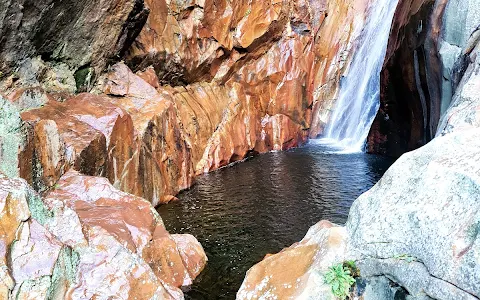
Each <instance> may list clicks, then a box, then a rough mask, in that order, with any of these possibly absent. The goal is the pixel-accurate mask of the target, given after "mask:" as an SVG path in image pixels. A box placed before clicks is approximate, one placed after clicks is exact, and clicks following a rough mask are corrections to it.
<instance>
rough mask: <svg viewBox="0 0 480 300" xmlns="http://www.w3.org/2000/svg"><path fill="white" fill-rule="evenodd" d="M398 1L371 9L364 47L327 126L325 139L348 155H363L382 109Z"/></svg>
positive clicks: (388, 0) (362, 40) (378, 1)
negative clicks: (384, 69)
mask: <svg viewBox="0 0 480 300" xmlns="http://www.w3.org/2000/svg"><path fill="white" fill-rule="evenodd" d="M397 3H398V0H376V1H373V4H371V7H370V9H369V13H368V18H367V21H366V26H365V27H364V29H363V31H362V33H361V36H360V39H359V41H360V44H359V45H358V49H357V51H356V52H355V54H354V57H353V60H352V63H351V65H350V68H349V71H348V74H347V76H346V77H345V78H344V80H343V82H342V84H341V85H340V94H339V99H338V101H337V103H336V108H335V110H334V112H333V114H332V118H331V121H330V124H329V125H328V126H327V130H326V135H325V138H326V139H327V141H329V143H333V144H334V146H336V147H339V148H341V149H342V151H346V152H361V151H363V150H364V148H365V141H366V139H367V136H368V132H369V130H370V127H371V126H372V123H373V120H374V119H375V115H376V114H377V112H378V108H379V106H380V72H381V70H382V66H383V62H384V60H385V55H386V51H387V45H388V39H389V36H390V28H391V25H392V20H393V16H394V13H395V9H396V7H397Z"/></svg>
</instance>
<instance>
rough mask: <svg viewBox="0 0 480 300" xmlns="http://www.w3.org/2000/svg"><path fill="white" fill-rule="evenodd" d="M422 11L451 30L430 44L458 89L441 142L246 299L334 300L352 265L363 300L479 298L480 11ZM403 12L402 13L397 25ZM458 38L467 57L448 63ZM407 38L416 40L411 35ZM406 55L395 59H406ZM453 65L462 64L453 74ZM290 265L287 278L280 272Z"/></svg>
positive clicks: (320, 231)
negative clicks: (336, 270)
mask: <svg viewBox="0 0 480 300" xmlns="http://www.w3.org/2000/svg"><path fill="white" fill-rule="evenodd" d="M404 2H405V1H404ZM420 4H421V3H420ZM407 6H408V5H407ZM423 6H425V8H427V9H429V10H430V16H429V18H430V22H431V24H440V23H439V22H440V21H441V20H443V22H442V23H441V25H440V27H437V28H436V30H433V31H431V33H429V34H427V37H426V40H428V39H432V35H433V36H435V35H436V36H437V37H438V36H440V37H441V39H440V43H437V47H439V48H437V49H438V52H437V56H438V57H440V58H441V59H443V62H442V64H441V65H440V66H441V68H440V69H437V70H439V71H440V72H447V73H448V76H443V80H444V81H447V80H449V83H448V84H449V87H450V88H451V91H452V92H453V93H454V95H453V97H452V98H451V99H448V102H451V104H450V106H449V107H448V108H447V104H446V103H444V102H442V101H440V100H439V102H437V104H443V105H444V108H442V109H441V111H442V114H441V117H440V116H439V120H438V122H439V124H440V125H439V126H438V130H437V131H432V134H433V137H435V138H434V139H433V140H432V141H431V142H430V143H428V144H427V145H426V146H424V147H422V148H420V149H418V150H416V151H413V152H410V153H408V154H405V155H403V156H402V157H401V158H400V159H399V160H398V161H397V162H396V163H395V164H394V165H393V166H392V167H391V168H390V170H389V171H387V173H386V174H385V176H384V177H383V178H382V179H381V180H380V182H378V183H377V185H375V186H374V187H373V188H372V189H371V190H370V191H368V192H366V193H365V194H363V195H362V196H360V197H359V198H358V199H357V200H356V201H355V202H354V204H353V206H352V208H351V210H350V214H349V219H348V222H347V224H346V225H345V227H339V226H336V225H333V224H331V223H329V222H326V221H322V222H320V223H319V224H317V225H315V226H313V227H312V228H311V229H310V231H309V232H308V234H307V235H306V237H305V238H304V239H303V240H302V241H301V242H300V243H298V244H295V245H293V246H292V247H290V248H288V249H285V250H284V251H282V252H280V253H279V254H276V255H273V256H269V257H267V258H266V259H265V260H264V261H262V262H261V263H259V264H258V265H256V266H254V267H253V268H252V269H251V270H250V271H249V272H248V274H247V277H246V279H245V281H244V283H243V285H242V288H241V290H240V291H239V293H238V295H237V298H238V299H259V298H262V297H267V298H268V297H273V296H278V297H280V298H282V299H313V298H315V299H332V298H333V295H332V287H331V286H329V285H328V284H326V283H325V274H326V273H327V272H328V271H329V268H330V267H332V266H334V265H336V264H342V263H345V262H346V261H355V263H356V266H357V267H358V269H359V270H358V272H359V273H358V274H356V275H355V277H356V278H355V285H356V288H355V290H353V291H352V292H353V293H354V296H357V297H360V296H361V297H363V299H403V298H406V299H478V298H479V297H480V286H479V284H478V283H479V282H480V273H479V270H480V266H479V262H478V255H479V251H480V244H479V236H478V224H479V215H478V197H479V185H480V181H479V175H480V170H479V167H478V165H479V161H480V151H479V149H480V145H479V137H480V126H479V122H478V107H479V106H478V104H479V103H478V101H479V99H480V97H479V93H478V91H479V89H478V85H479V82H480V81H479V78H478V68H479V64H478V54H479V46H478V45H479V39H478V32H477V30H478V29H477V25H473V24H478V23H479V22H480V20H476V21H475V20H474V19H475V17H473V16H474V15H475V14H474V12H475V11H476V9H477V7H478V3H477V4H476V5H475V4H473V3H472V2H470V3H467V4H466V3H463V4H462V9H459V6H458V3H457V2H455V1H450V2H448V3H447V2H444V1H441V0H439V1H437V2H436V3H435V4H434V5H433V6H432V3H427V2H425V3H424V4H423ZM410 7H414V6H410ZM417 8H418V10H414V13H413V15H410V17H409V16H408V15H409V13H408V12H407V13H406V15H403V16H402V19H403V20H408V19H409V18H410V20H412V19H415V18H416V17H415V15H417V14H418V12H421V11H422V10H423V9H424V8H422V7H417ZM403 9H404V7H403V6H402V4H400V5H399V7H398V10H397V24H398V22H399V21H398V20H399V19H398V18H399V17H400V15H402V14H403V13H405V12H404V11H403ZM440 11H442V12H444V13H439V12H440ZM475 16H477V15H475ZM477 17H478V16H477ZM458 18H460V19H462V20H465V18H466V20H468V21H467V22H461V23H460V24H461V25H459V23H458V22H452V21H448V20H453V19H456V20H457V21H458ZM407 23H408V22H407ZM405 24H406V23H405ZM451 30H456V33H457V34H460V33H461V35H456V36H455V37H456V38H460V37H462V39H463V42H462V44H461V45H462V46H459V48H460V50H459V51H455V52H453V53H447V52H445V51H446V50H445V47H449V46H448V45H445V44H443V45H441V44H442V43H445V40H443V38H444V37H447V36H448V32H450V31H451ZM400 31H402V30H400ZM393 32H394V34H395V31H393ZM403 32H407V33H408V26H407V30H406V31H403ZM428 35H430V37H429V36H428ZM450 38H452V37H450ZM394 39H396V37H394ZM410 42H411V40H410ZM400 44H402V42H401V43H400ZM398 49H400V50H398V51H399V52H398V51H397V52H396V54H395V55H399V56H400V57H402V56H403V55H405V52H403V50H401V47H400V48H398ZM441 49H443V50H441ZM452 55H453V56H452ZM445 57H449V59H450V60H455V62H454V63H451V64H449V65H448V64H447V63H446V61H445ZM390 59H391V58H390ZM399 59H400V58H399ZM387 61H388V60H387ZM407 61H408V60H407ZM387 64H388V62H387ZM398 67H400V65H398ZM403 68H404V70H407V69H408V68H409V65H408V64H405V65H404V66H403ZM407 73H408V72H407ZM440 84H447V83H446V82H440ZM437 87H441V85H439V86H437ZM389 88H393V87H389ZM442 90H443V92H445V87H444V88H443V89H442ZM447 90H448V89H447ZM447 98H448V97H447ZM443 101H445V99H444V100H443ZM397 104H399V103H397ZM397 104H395V105H397ZM438 108H439V109H440V107H438ZM384 112H385V111H383V112H382V111H381V112H380V114H382V113H384ZM374 130H375V128H374V129H373V131H374ZM432 130H433V129H432ZM294 257H297V258H294ZM293 261H295V262H293ZM283 262H285V264H284V265H283V266H282V267H281V269H282V270H283V272H272V270H278V268H279V265H280V264H282V263H283Z"/></svg>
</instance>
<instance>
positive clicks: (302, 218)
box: [159, 145, 391, 300]
mask: <svg viewBox="0 0 480 300" xmlns="http://www.w3.org/2000/svg"><path fill="white" fill-rule="evenodd" d="M325 150H326V149H325V148H323V147H322V146H319V145H309V146H307V147H304V148H301V149H295V150H292V151H288V152H281V153H280V152H279V153H269V154H266V155H261V156H258V157H255V158H252V159H250V160H249V161H247V162H244V163H241V164H237V165H235V166H233V167H230V168H226V169H222V170H219V171H217V172H213V173H211V174H208V175H205V176H202V177H200V178H199V179H198V183H197V185H195V186H194V187H193V188H192V189H191V190H189V191H187V192H184V193H183V194H181V195H180V197H179V198H180V199H181V201H179V202H176V203H172V204H169V205H166V206H162V207H160V208H159V212H160V214H161V215H162V217H163V219H164V221H165V224H166V226H167V228H168V230H169V231H170V232H171V233H191V234H193V235H195V236H196V237H197V238H198V239H199V241H200V242H201V243H202V245H203V246H204V248H205V250H206V252H207V255H208V257H209V263H208V265H207V268H206V270H205V271H204V272H203V273H202V274H201V275H200V277H199V278H198V280H197V281H196V282H195V285H194V286H193V287H192V288H191V290H190V291H189V292H187V293H186V298H187V299H197V300H201V299H234V298H235V293H236V291H237V290H238V288H239V287H240V285H241V282H242V280H243V278H244V276H245V272H246V271H247V270H248V269H249V268H250V267H251V266H252V265H254V264H255V263H257V262H258V261H260V260H261V259H262V258H263V257H264V256H265V254H267V253H275V252H278V251H280V250H281V249H283V248H284V247H287V246H289V245H291V244H292V243H294V242H297V241H298V240H300V239H301V238H302V237H303V236H304V234H305V233H306V232H307V230H308V228H309V227H310V226H312V225H313V224H315V223H317V222H318V221H320V220H322V219H328V220H331V221H333V222H336V223H344V222H345V221H346V219H347V216H348V210H349V208H350V206H351V204H352V202H353V201H354V200H355V199H356V198H357V197H358V196H359V195H360V194H361V193H363V192H364V191H366V190H368V189H369V188H370V187H371V186H372V185H373V184H374V183H375V182H377V181H378V180H379V179H380V177H381V175H383V173H384V172H385V171H386V169H387V168H388V167H389V166H390V164H391V161H389V160H387V159H385V158H381V157H377V156H371V155H365V154H349V155H338V154H334V153H327V152H328V151H325Z"/></svg>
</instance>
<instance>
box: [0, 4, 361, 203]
mask: <svg viewBox="0 0 480 300" xmlns="http://www.w3.org/2000/svg"><path fill="white" fill-rule="evenodd" d="M351 2H352V1H351V0H342V1H324V0H320V1H304V0H297V1H294V0H282V1H279V0H272V1H256V2H255V1H254V2H251V1H250V2H248V1H241V0H238V1H224V0H221V1H213V0H207V1H184V2H178V1H170V2H168V3H167V1H165V0H148V1H145V5H146V6H148V8H149V9H150V14H148V19H147V20H146V24H145V26H143V27H142V30H141V32H140V34H139V36H138V37H137V38H136V39H135V42H134V43H133V44H132V45H131V47H130V46H127V45H130V44H129V43H128V41H129V39H131V38H133V37H135V31H136V30H137V31H138V29H139V28H138V27H135V26H133V25H132V24H134V25H135V24H137V25H138V24H140V23H141V21H142V20H143V19H144V18H145V17H146V16H147V14H146V8H145V7H144V6H143V2H142V1H137V2H135V5H134V6H133V9H132V8H129V9H130V10H129V9H127V8H126V7H124V5H126V3H123V2H122V3H120V2H119V3H118V4H117V6H116V7H115V10H113V11H112V14H113V15H114V16H113V15H112V16H111V18H107V19H108V20H117V19H118V20H120V19H122V18H124V17H125V13H126V12H127V11H129V12H130V13H129V16H128V18H127V20H126V21H124V22H126V23H124V25H125V27H124V28H123V29H122V32H118V28H117V26H113V27H112V26H110V27H108V26H106V27H108V28H109V30H112V32H111V34H110V35H109V36H108V38H107V39H106V40H105V41H102V43H103V42H106V41H107V40H110V39H111V38H112V37H113V36H120V37H121V38H120V40H119V44H118V45H120V44H121V45H123V46H122V47H120V48H121V49H120V48H118V47H117V48H116V50H118V51H120V52H124V51H125V50H128V51H127V52H126V53H127V54H126V57H125V61H126V63H127V65H128V66H130V67H131V68H132V69H133V71H135V72H137V71H138V72H137V74H134V73H133V72H132V71H131V70H130V69H129V68H128V67H127V66H126V65H125V64H123V63H118V64H115V65H113V66H110V67H109V68H108V70H107V71H108V72H107V73H106V74H103V75H101V74H100V75H101V76H100V78H101V79H100V80H99V82H97V84H96V85H95V88H94V90H95V92H96V93H98V94H100V95H93V94H86V93H84V94H80V95H77V96H72V95H68V94H65V93H58V91H61V90H62V84H63V82H64V81H65V82H69V80H71V78H72V76H73V75H72V74H69V71H68V70H64V69H65V68H66V67H65V66H66V65H64V64H63V62H62V63H59V64H54V63H52V62H50V61H49V60H48V59H49V58H48V57H46V56H43V57H42V59H44V60H46V61H42V59H40V58H31V59H30V60H27V61H26V63H25V64H23V65H22V67H21V68H20V69H19V70H20V71H21V72H19V78H18V80H17V81H15V78H14V77H12V76H10V77H8V78H7V79H8V80H7V79H5V80H3V83H2V86H3V87H2V90H5V86H7V88H6V90H5V93H6V94H7V95H8V99H9V100H10V101H11V102H13V103H16V106H17V107H18V108H19V109H20V110H21V111H23V112H22V118H23V120H24V121H25V123H26V126H25V128H26V131H27V141H26V143H25V147H23V149H22V151H21V153H20V155H19V165H20V171H21V176H22V177H23V178H25V179H27V180H28V182H29V183H31V184H33V185H34V187H35V189H36V190H38V191H42V192H43V191H46V190H48V189H50V188H51V187H53V186H54V185H55V182H57V181H58V179H59V178H60V177H61V176H62V175H63V174H64V173H65V172H67V171H68V170H69V169H72V168H73V169H74V170H77V171H79V172H81V173H82V174H85V175H91V176H104V177H106V178H108V179H109V180H110V182H111V183H112V184H114V186H115V187H118V188H119V189H121V190H123V191H126V192H129V193H132V194H135V195H137V196H141V197H145V198H147V199H148V200H150V201H151V202H152V203H153V204H154V205H157V204H159V203H164V202H168V201H170V200H171V199H174V196H175V195H176V194H177V193H178V192H179V191H181V190H182V189H185V188H188V187H189V186H191V184H192V182H193V177H194V175H195V174H200V173H203V172H208V171H211V170H214V169H217V168H219V167H223V166H226V165H228V164H230V163H232V162H235V161H238V160H241V159H243V158H245V157H246V156H247V155H249V154H250V153H263V152H267V151H272V150H275V151H277V150H285V149H288V148H291V147H295V146H299V145H302V144H303V143H305V142H306V140H307V139H308V138H309V137H317V136H318V135H319V134H321V133H322V131H323V128H324V126H325V124H326V123H327V122H328V119H329V115H330V113H329V112H330V111H331V109H332V107H333V105H334V103H335V98H336V95H337V93H338V86H339V78H340V77H341V75H342V73H343V71H344V70H345V69H346V67H347V66H348V61H349V58H350V57H351V54H350V52H351V50H352V49H351V47H352V45H353V41H354V40H355V39H356V38H357V36H358V35H359V32H360V31H361V27H362V24H363V21H364V18H365V11H366V9H367V7H368V5H369V2H368V1H367V0H365V1H356V2H354V3H353V4H352V3H351ZM99 5H100V4H99ZM57 9H58V10H61V7H58V8H57ZM81 16H82V18H83V17H85V18H87V17H88V16H84V14H81ZM103 17H105V16H104V14H103V12H102V14H101V18H100V16H99V19H102V18H103ZM142 18H143V19H142ZM87 19H88V18H87ZM144 21H145V20H144ZM115 22H116V21H115ZM115 24H116V23H115ZM67 27H68V26H67ZM100 27H102V26H100ZM82 30H83V28H82ZM103 30H107V29H106V28H103V27H102V28H100V29H99V31H98V32H103ZM98 32H97V31H95V32H92V36H95V37H96V36H97V33H98ZM125 32H126V33H125ZM48 33H49V34H48V37H50V36H51V37H52V38H53V37H56V35H55V34H54V32H53V31H51V30H49V31H48ZM137 33H138V32H137ZM124 34H126V35H124ZM124 38H125V39H124ZM95 41H97V40H95ZM130 42H131V41H130ZM97 46H98V45H97V44H96V43H94V48H95V49H97V48H96V47H97ZM52 47H53V44H52ZM119 49H120V50H119ZM67 50H68V49H67ZM103 50H105V51H103ZM111 50H112V49H110V48H109V47H106V48H105V49H102V51H100V52H99V51H96V50H95V51H94V53H93V54H92V55H93V57H92V61H99V60H101V59H102V58H104V57H105V55H106V53H112V52H111ZM116 50H115V51H116ZM72 53H73V52H72ZM115 53H118V52H115ZM67 56H68V55H67ZM73 62H74V61H73V60H72V63H73ZM67 65H68V63H67ZM100 65H101V64H96V63H94V64H91V65H90V66H91V67H93V69H94V70H93V71H95V72H94V73H95V74H97V73H99V72H100V71H101V70H99V69H98V68H97V67H98V66H100ZM90 66H89V65H88V64H87V65H85V66H83V67H82V68H81V70H79V71H78V72H77V73H76V74H75V79H76V81H77V86H78V88H79V89H78V90H79V91H82V90H88V89H89V88H85V87H90V86H91V85H93V82H92V80H94V78H95V77H96V75H95V74H94V73H92V72H93V71H92V70H90V68H89V67H90ZM67 69H68V68H67ZM63 78H66V79H65V80H64V79H63ZM80 81H81V82H80ZM166 83H168V84H170V85H165V84H166ZM5 84H7V85H5ZM79 84H80V86H79ZM68 85H69V84H66V86H67V87H65V89H64V91H67V92H70V93H71V92H72V91H74V90H75V89H73V90H71V89H70V88H69V87H68ZM45 91H49V92H50V93H46V92H45ZM52 91H56V92H55V93H52ZM59 95H61V96H59Z"/></svg>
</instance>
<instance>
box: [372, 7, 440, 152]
mask: <svg viewBox="0 0 480 300" xmlns="http://www.w3.org/2000/svg"><path fill="white" fill-rule="evenodd" d="M410 2H411V1H408V0H400V2H399V4H398V7H397V11H396V14H395V18H394V22H393V25H392V30H391V36H390V40H389V45H388V50H387V55H386V59H385V63H384V67H383V70H382V74H381V95H380V99H381V100H380V109H379V112H378V114H377V116H376V118H375V121H374V124H373V125H372V128H371V130H370V133H369V137H368V145H367V146H368V147H367V149H368V152H370V153H376V154H382V155H388V156H393V157H399V156H400V155H402V154H403V153H405V152H408V151H411V150H415V149H417V148H419V147H422V146H424V145H425V144H426V143H428V142H429V141H430V140H431V139H432V138H433V137H434V136H435V133H436V129H437V126H438V122H439V120H440V107H441V84H442V78H441V74H442V72H441V65H442V64H441V59H440V57H439V54H438V51H437V43H438V41H437V40H438V37H439V34H440V31H439V28H441V17H442V16H443V9H442V6H441V4H439V3H438V1H437V2H436V1H434V0H424V3H423V5H422V7H421V9H420V10H419V11H418V12H417V13H416V14H415V15H410V16H409V15H408V13H409V12H410V10H411V7H410Z"/></svg>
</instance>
